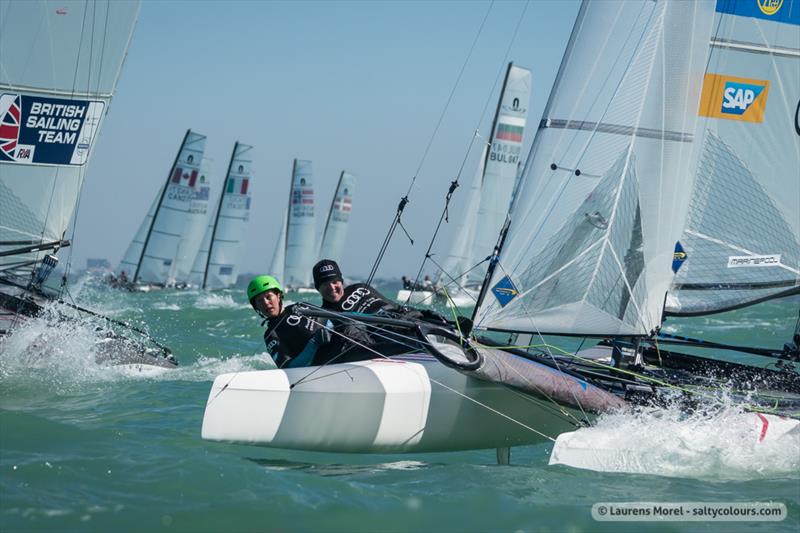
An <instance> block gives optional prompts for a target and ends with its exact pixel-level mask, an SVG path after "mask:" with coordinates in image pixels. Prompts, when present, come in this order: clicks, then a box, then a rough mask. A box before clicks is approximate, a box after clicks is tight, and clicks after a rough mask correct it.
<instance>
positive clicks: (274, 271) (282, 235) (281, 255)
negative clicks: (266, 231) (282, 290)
mask: <svg viewBox="0 0 800 533" xmlns="http://www.w3.org/2000/svg"><path fill="white" fill-rule="evenodd" d="M288 218H289V211H288V209H287V210H286V212H285V213H284V214H283V217H282V219H281V229H280V232H279V233H278V240H277V241H276V242H275V250H274V252H273V253H272V261H270V266H269V274H270V275H271V276H274V277H276V278H278V279H279V280H282V279H283V269H284V267H285V266H286V223H287V219H288Z"/></svg>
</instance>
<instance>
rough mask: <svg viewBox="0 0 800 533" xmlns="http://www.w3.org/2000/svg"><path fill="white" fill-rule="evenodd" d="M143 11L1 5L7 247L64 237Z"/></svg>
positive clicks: (2, 200)
mask: <svg viewBox="0 0 800 533" xmlns="http://www.w3.org/2000/svg"><path fill="white" fill-rule="evenodd" d="M138 10H139V4H138V2H126V3H116V2H96V3H91V4H75V5H70V6H68V7H64V6H62V5H61V4H56V3H54V2H43V1H30V2H3V3H0V21H3V23H2V29H0V51H1V52H0V242H4V243H9V242H24V241H27V242H29V243H30V242H35V243H40V242H53V241H58V240H60V239H62V238H63V237H64V236H65V235H64V234H65V231H66V229H67V226H68V224H69V221H70V219H71V218H72V215H73V212H74V209H75V205H76V203H77V200H78V195H79V194H80V191H81V188H82V186H83V180H84V178H85V172H86V163H87V162H88V160H89V157H90V156H91V153H92V151H93V148H94V145H95V142H96V139H97V133H98V131H99V129H100V126H101V124H102V121H103V118H104V116H105V113H106V111H107V109H108V103H109V102H110V99H111V95H112V93H113V91H114V88H115V86H116V83H117V78H118V75H119V72H120V69H121V68H122V62H123V60H124V58H125V53H126V50H127V47H128V44H129V42H130V38H131V35H132V32H133V27H134V25H135V22H136V17H137V14H138ZM92 51H95V53H91V52H92ZM100 51H102V53H98V52H100ZM3 246H4V247H7V246H11V247H13V246H14V245H13V244H6V245H3ZM6 249H7V248H6ZM46 253H49V252H46ZM37 256H38V254H35V253H29V254H23V255H19V254H17V255H11V256H6V257H2V258H0V266H2V265H10V264H11V263H14V264H21V263H29V264H28V265H27V266H26V267H25V268H29V269H30V268H32V264H33V263H34V262H35V261H36V260H37Z"/></svg>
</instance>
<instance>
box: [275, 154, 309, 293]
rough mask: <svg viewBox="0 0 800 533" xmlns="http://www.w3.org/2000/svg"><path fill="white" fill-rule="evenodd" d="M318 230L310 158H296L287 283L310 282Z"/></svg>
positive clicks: (293, 174) (292, 188)
mask: <svg viewBox="0 0 800 533" xmlns="http://www.w3.org/2000/svg"><path fill="white" fill-rule="evenodd" d="M315 232H316V228H315V225H314V185H313V183H312V181H311V161H304V160H301V159H295V160H294V168H293V169H292V187H291V190H290V191H289V206H288V223H287V228H286V256H285V257H286V265H285V270H284V273H283V276H284V279H283V280H282V281H283V283H284V285H286V286H288V287H307V286H309V285H310V284H311V267H312V266H313V263H314V253H315V252H316V250H317V247H316V237H315Z"/></svg>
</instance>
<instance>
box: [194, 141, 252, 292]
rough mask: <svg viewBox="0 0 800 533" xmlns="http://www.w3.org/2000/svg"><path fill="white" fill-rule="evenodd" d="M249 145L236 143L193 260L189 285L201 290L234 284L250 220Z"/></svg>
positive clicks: (250, 168)
mask: <svg viewBox="0 0 800 533" xmlns="http://www.w3.org/2000/svg"><path fill="white" fill-rule="evenodd" d="M252 149H253V147H252V146H250V145H247V144H242V143H239V142H237V143H236V144H235V145H234V146H233V153H232V154H231V160H230V163H229V164H228V173H227V175H226V177H225V181H224V182H223V189H222V193H221V194H220V198H219V203H218V204H217V206H216V208H215V209H214V212H213V214H212V216H211V219H210V220H209V223H208V228H206V233H205V236H204V237H203V242H202V244H201V245H200V250H199V251H198V252H197V256H196V257H195V259H194V265H193V266H192V273H191V276H190V277H189V283H190V284H191V285H193V286H197V287H200V288H201V289H224V288H226V287H230V286H231V285H233V284H234V283H236V279H237V278H238V276H239V264H238V263H239V258H240V257H241V253H242V242H243V241H244V235H245V232H246V231H247V224H248V222H249V221H250V200H251V198H252V192H251V191H252V187H251V183H252V180H253V174H252V163H253V162H252V160H251V159H250V157H251V156H250V151H251V150H252Z"/></svg>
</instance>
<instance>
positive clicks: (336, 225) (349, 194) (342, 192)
mask: <svg viewBox="0 0 800 533" xmlns="http://www.w3.org/2000/svg"><path fill="white" fill-rule="evenodd" d="M355 187H356V178H355V176H353V175H352V174H349V173H347V172H345V171H344V170H343V171H342V173H341V175H340V176H339V183H338V184H337V185H336V192H334V194H333V201H332V202H331V209H330V211H328V220H327V222H326V223H325V230H324V231H323V232H322V244H321V245H320V249H319V258H320V259H333V260H334V261H341V259H342V254H343V253H344V244H345V239H346V238H347V226H348V224H349V223H350V214H351V211H352V209H353V193H354V192H355Z"/></svg>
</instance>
